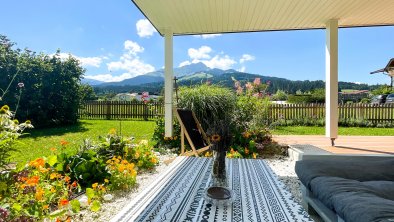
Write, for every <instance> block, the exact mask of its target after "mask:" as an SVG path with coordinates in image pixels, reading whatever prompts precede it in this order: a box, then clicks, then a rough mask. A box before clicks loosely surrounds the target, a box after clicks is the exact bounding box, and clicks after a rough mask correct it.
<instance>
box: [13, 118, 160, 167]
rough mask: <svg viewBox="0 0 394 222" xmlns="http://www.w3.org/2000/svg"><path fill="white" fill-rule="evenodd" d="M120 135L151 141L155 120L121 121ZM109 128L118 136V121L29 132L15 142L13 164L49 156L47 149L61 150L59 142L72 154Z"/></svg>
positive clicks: (83, 122) (83, 123)
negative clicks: (86, 140) (63, 141)
mask: <svg viewBox="0 0 394 222" xmlns="http://www.w3.org/2000/svg"><path fill="white" fill-rule="evenodd" d="M121 124H122V135H123V136H133V137H135V138H136V140H137V141H138V140H141V139H150V138H151V137H152V135H153V130H154V127H155V122H154V121H121ZM111 128H115V129H116V130H117V132H118V133H119V129H120V121H117V120H82V121H80V123H79V124H77V125H73V126H65V127H58V128H48V129H32V130H29V131H28V134H27V135H24V136H22V137H21V138H20V139H19V140H18V141H19V142H20V144H17V149H18V150H19V151H20V152H17V153H14V155H13V157H12V159H11V160H12V162H18V163H20V164H22V163H24V162H26V161H29V160H32V159H35V158H37V157H41V156H46V155H49V154H50V153H51V152H50V148H52V147H55V148H60V147H61V146H60V141H61V140H65V141H67V142H69V144H68V145H67V151H68V152H73V151H76V150H77V149H78V147H79V146H80V145H81V144H82V141H83V139H86V138H90V139H92V140H96V141H97V140H98V136H100V135H101V136H105V135H106V134H107V133H108V132H109V130H110V129H111Z"/></svg>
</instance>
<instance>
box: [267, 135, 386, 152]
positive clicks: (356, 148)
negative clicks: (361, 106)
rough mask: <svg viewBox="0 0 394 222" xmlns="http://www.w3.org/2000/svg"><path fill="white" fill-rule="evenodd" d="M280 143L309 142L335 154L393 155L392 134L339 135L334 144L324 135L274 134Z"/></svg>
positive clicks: (274, 137)
mask: <svg viewBox="0 0 394 222" xmlns="http://www.w3.org/2000/svg"><path fill="white" fill-rule="evenodd" d="M273 139H274V140H275V141H277V142H278V143H280V144H287V145H295V144H310V145H313V146H317V147H319V148H322V149H325V150H327V151H329V152H331V153H335V154H373V155H377V154H386V155H387V154H389V155H394V136H339V137H338V139H336V140H335V146H334V147H332V146H331V141H330V139H329V138H327V137H325V136H315V135H306V136H305V135H302V136H298V135H274V136H273Z"/></svg>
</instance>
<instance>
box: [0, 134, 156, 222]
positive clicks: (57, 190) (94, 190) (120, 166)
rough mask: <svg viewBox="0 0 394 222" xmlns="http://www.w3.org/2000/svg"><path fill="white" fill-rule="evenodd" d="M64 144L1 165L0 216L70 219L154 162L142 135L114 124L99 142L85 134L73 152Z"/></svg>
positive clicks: (126, 184)
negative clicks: (17, 163)
mask: <svg viewBox="0 0 394 222" xmlns="http://www.w3.org/2000/svg"><path fill="white" fill-rule="evenodd" d="M68 145H69V144H68V142H67V141H61V142H60V147H59V148H51V153H52V154H51V155H50V156H46V157H41V158H37V159H35V160H32V161H30V162H29V163H28V164H26V165H25V166H24V167H22V168H20V169H14V170H9V169H7V170H4V171H3V173H2V174H1V177H0V221H39V220H43V219H51V220H56V221H71V220H72V219H73V218H74V217H75V215H77V213H78V212H79V211H80V210H81V209H89V210H90V211H93V212H97V211H99V210H100V208H101V203H102V202H103V201H108V200H110V199H112V194H111V192H113V191H117V190H130V189H132V188H133V187H135V185H136V183H137V180H136V176H137V174H138V172H140V171H141V170H146V169H153V168H154V167H155V166H156V165H157V164H158V157H157V156H156V155H155V154H154V152H153V149H152V147H151V146H149V145H148V143H147V141H141V142H140V143H138V144H136V143H134V142H133V139H132V138H123V137H120V136H118V135H117V133H116V131H115V130H114V129H113V130H111V131H110V133H109V134H108V135H107V136H106V137H102V138H100V142H99V143H93V142H91V141H89V140H85V141H84V144H83V145H82V146H81V147H80V149H79V151H78V152H77V153H76V154H69V153H66V152H65V148H66V146H68ZM80 195H82V196H80ZM77 197H78V198H77Z"/></svg>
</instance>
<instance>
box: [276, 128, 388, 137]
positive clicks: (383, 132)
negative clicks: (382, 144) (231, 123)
mask: <svg viewBox="0 0 394 222" xmlns="http://www.w3.org/2000/svg"><path fill="white" fill-rule="evenodd" d="M338 131H339V132H338V134H339V135H349V136H392V135H394V128H376V127H365V128H363V127H339V129H338ZM324 132H325V129H324V127H323V126H278V127H276V128H275V129H274V130H273V131H272V133H273V134H275V135H324Z"/></svg>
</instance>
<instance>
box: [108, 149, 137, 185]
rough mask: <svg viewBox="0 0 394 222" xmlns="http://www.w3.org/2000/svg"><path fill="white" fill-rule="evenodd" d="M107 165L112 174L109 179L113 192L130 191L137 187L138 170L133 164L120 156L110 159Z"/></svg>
mask: <svg viewBox="0 0 394 222" xmlns="http://www.w3.org/2000/svg"><path fill="white" fill-rule="evenodd" d="M107 164H108V166H107V169H108V171H109V173H110V174H111V176H110V179H109V181H110V189H111V190H119V189H124V190H128V189H130V188H132V187H133V186H134V185H135V183H136V177H137V170H136V169H135V167H134V164H133V163H130V162H129V161H127V160H125V159H122V157H120V156H118V157H113V158H112V159H109V160H108V161H107Z"/></svg>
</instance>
